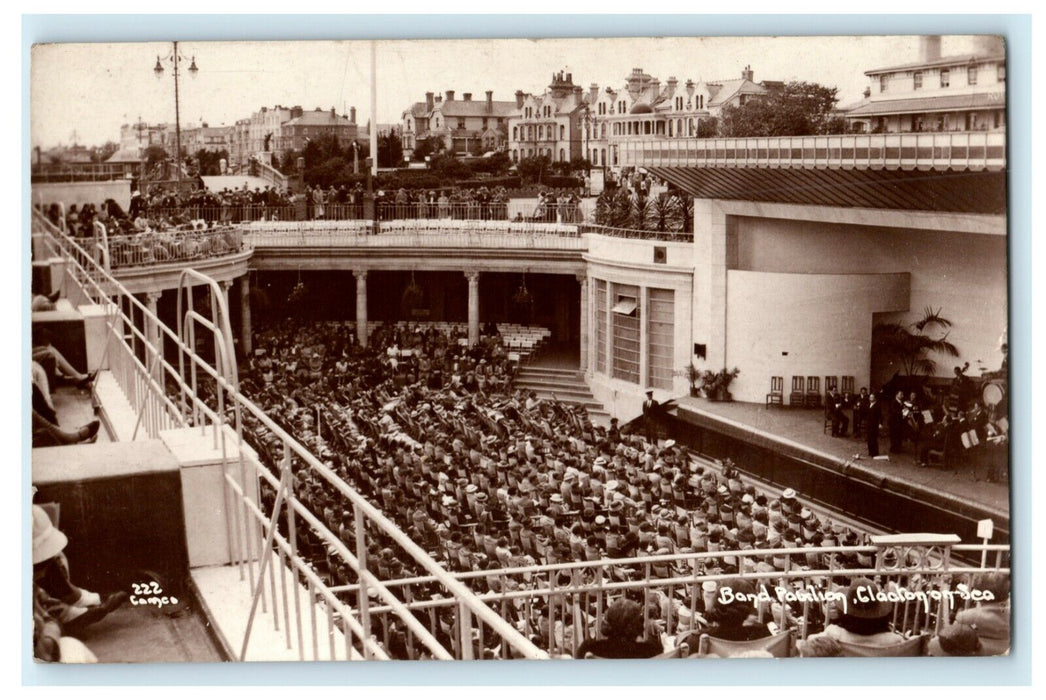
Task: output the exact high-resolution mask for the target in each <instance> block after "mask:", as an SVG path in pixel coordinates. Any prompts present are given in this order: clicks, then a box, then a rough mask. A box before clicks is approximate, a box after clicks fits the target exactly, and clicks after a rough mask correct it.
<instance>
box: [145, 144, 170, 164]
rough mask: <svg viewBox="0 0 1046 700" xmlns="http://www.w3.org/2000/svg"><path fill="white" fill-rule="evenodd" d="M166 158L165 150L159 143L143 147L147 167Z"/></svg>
mask: <svg viewBox="0 0 1046 700" xmlns="http://www.w3.org/2000/svg"><path fill="white" fill-rule="evenodd" d="M165 160H167V150H166V149H165V148H164V147H163V146H161V145H159V144H153V145H152V146H149V147H147V148H146V149H145V163H146V165H148V166H149V167H152V166H154V165H156V164H157V163H162V162H164V161H165Z"/></svg>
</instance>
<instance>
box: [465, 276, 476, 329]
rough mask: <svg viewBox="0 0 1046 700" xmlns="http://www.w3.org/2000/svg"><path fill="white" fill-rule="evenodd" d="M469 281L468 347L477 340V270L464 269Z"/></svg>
mask: <svg viewBox="0 0 1046 700" xmlns="http://www.w3.org/2000/svg"><path fill="white" fill-rule="evenodd" d="M465 278H466V279H467V280H468V281H469V347H472V346H473V345H475V344H476V343H478V342H479V271H478V270H466V271H465Z"/></svg>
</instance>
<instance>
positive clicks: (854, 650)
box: [837, 632, 930, 658]
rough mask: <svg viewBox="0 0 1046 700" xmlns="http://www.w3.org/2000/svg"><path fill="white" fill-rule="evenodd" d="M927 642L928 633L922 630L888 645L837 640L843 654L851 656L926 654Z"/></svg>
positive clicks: (928, 641)
mask: <svg viewBox="0 0 1046 700" xmlns="http://www.w3.org/2000/svg"><path fill="white" fill-rule="evenodd" d="M837 641H838V640H837ZM929 643H930V635H929V634H928V633H926V632H923V633H922V634H920V635H919V636H917V637H912V638H911V639H905V640H904V641H903V642H900V643H898V644H893V645H891V646H888V647H879V646H873V645H871V644H858V643H856V642H839V648H840V649H842V651H843V656H847V657H851V658H855V657H856V658H866V657H873V656H874V657H899V656H926V647H927V645H928V644H929Z"/></svg>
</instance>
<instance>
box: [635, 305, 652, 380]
mask: <svg viewBox="0 0 1046 700" xmlns="http://www.w3.org/2000/svg"><path fill="white" fill-rule="evenodd" d="M649 296H650V295H649V292H648V291H647V288H646V287H640V288H639V313H638V314H637V315H638V316H639V386H640V387H642V388H643V390H644V391H645V390H646V389H647V388H649V386H650V366H649V365H650V357H649V350H650V347H649V346H650V340H649V338H647V318H646V315H647V311H648V308H647V307H648V306H649V304H648V299H649Z"/></svg>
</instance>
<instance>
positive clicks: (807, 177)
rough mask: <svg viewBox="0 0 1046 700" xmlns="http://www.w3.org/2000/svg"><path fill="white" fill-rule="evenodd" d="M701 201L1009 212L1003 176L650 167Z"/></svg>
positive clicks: (998, 173) (989, 173)
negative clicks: (723, 200) (724, 200)
mask: <svg viewBox="0 0 1046 700" xmlns="http://www.w3.org/2000/svg"><path fill="white" fill-rule="evenodd" d="M648 170H649V171H650V172H651V173H652V174H654V175H655V176H657V177H660V178H661V179H663V180H666V181H668V182H669V183H671V184H673V185H675V186H676V187H678V188H680V189H682V190H683V191H685V192H687V193H688V194H690V195H691V196H693V197H696V198H698V199H731V200H747V201H753V202H779V203H783V204H812V205H817V206H829V207H860V208H867V209H900V210H906V211H931V212H954V213H965V214H995V215H999V214H1005V213H1006V172H1005V171H966V170H962V171H954V170H944V171H920V170H856V169H850V170H842V169H817V170H815V169H801V168H707V167H705V168H699V167H651V168H648Z"/></svg>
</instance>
